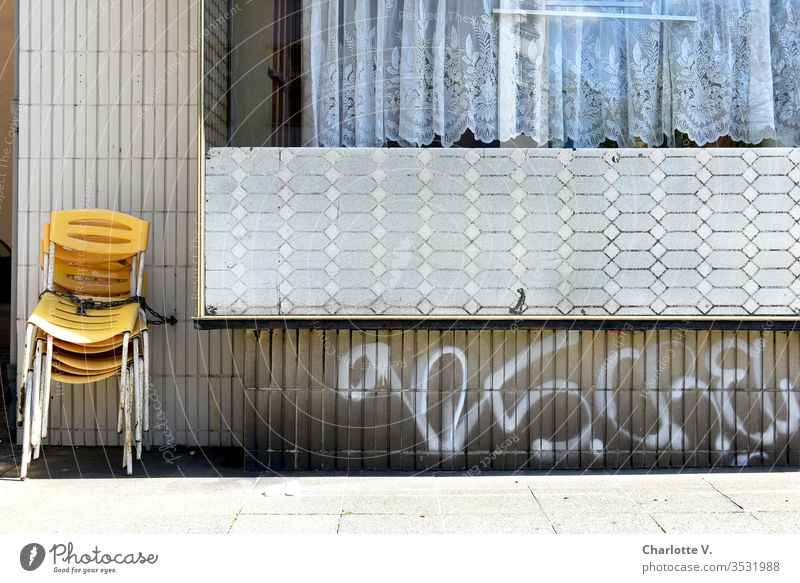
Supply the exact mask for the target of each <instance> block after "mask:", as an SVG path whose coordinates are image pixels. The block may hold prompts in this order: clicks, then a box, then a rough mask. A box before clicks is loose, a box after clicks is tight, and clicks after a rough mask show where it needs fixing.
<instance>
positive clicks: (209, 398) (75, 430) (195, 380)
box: [15, 0, 244, 445]
mask: <svg viewBox="0 0 800 583" xmlns="http://www.w3.org/2000/svg"><path fill="white" fill-rule="evenodd" d="M200 7H201V2H200V1H199V0H168V1H163V0H20V1H19V15H20V24H19V27H20V28H19V37H20V52H19V77H20V96H19V97H20V135H19V154H18V155H19V191H18V197H17V215H16V216H17V223H18V225H17V226H18V229H17V233H18V238H17V241H16V246H15V250H16V253H17V266H18V272H19V278H18V282H17V298H18V308H17V313H16V327H17V332H18V338H21V337H22V334H23V331H24V327H25V319H26V318H27V315H28V314H29V313H30V312H31V310H32V309H33V307H34V306H35V304H36V299H37V294H38V292H39V290H40V287H41V285H42V284H41V280H40V277H39V268H38V255H37V253H38V239H39V236H40V233H41V227H42V225H43V224H44V223H45V222H47V220H48V215H49V212H50V210H52V209H68V208H76V207H77V208H80V207H103V208H111V209H116V210H120V211H123V212H130V213H132V214H134V215H136V216H140V217H143V218H145V219H148V220H150V221H151V222H152V235H151V239H150V242H151V252H150V253H149V255H148V265H147V269H148V275H149V280H148V281H149V286H148V287H149V294H148V295H149V298H148V299H149V301H150V302H151V303H152V304H153V306H154V307H156V309H158V310H159V311H162V312H166V313H168V314H173V313H174V314H176V316H177V317H178V319H179V320H180V322H179V323H178V325H177V326H175V327H174V328H164V327H158V328H154V330H153V332H154V336H155V340H154V343H153V346H152V351H153V355H154V358H153V373H152V383H153V386H154V387H155V389H156V391H157V392H158V398H157V400H156V403H155V404H154V407H155V408H156V410H155V411H154V412H153V414H154V415H156V418H158V419H159V422H158V426H159V427H158V428H157V429H156V430H154V431H153V432H152V436H151V437H152V439H153V440H154V442H155V443H157V444H158V443H162V442H165V441H169V442H171V443H177V444H201V445H219V444H232V443H235V442H237V441H238V440H239V436H240V435H241V433H242V419H243V413H242V408H241V405H238V406H235V405H234V402H235V397H234V396H232V395H231V394H230V392H228V393H225V392H224V389H220V386H221V385H224V382H221V380H222V379H224V380H225V381H227V382H228V384H230V379H231V377H232V375H233V370H234V366H235V363H234V357H233V353H234V352H237V351H238V350H239V349H238V348H237V346H238V345H243V343H244V332H236V333H232V334H231V335H226V334H225V333H222V332H213V333H210V334H209V333H207V332H202V333H201V332H197V331H195V330H194V328H193V325H192V322H191V318H192V316H194V311H195V306H196V299H195V293H194V288H195V285H194V282H195V281H196V273H195V267H194V263H195V260H194V256H195V246H196V235H195V234H196V232H197V226H196V225H197V223H196V220H197V187H198V185H197V155H196V152H197V141H196V140H197V87H198V62H197V59H198V47H199V45H200V41H201V36H200V34H199V12H198V11H199V10H200ZM21 350H22V347H21V346H17V352H18V358H20V359H21V354H19V353H20V352H21ZM55 390H56V396H55V400H54V402H53V406H52V407H51V412H52V415H53V417H52V419H51V427H52V428H53V431H52V433H51V436H50V437H49V438H48V439H49V443H51V444H75V445H101V444H116V443H119V441H118V436H117V434H116V431H115V421H114V419H115V418H116V417H115V415H116V412H115V411H116V403H117V400H116V387H115V382H113V381H110V382H104V383H99V384H97V385H88V386H64V387H56V389H55ZM239 402H241V399H239ZM232 408H233V410H235V411H236V415H234V414H232V413H231V410H232Z"/></svg>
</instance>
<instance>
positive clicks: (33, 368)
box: [20, 209, 149, 478]
mask: <svg viewBox="0 0 800 583" xmlns="http://www.w3.org/2000/svg"><path fill="white" fill-rule="evenodd" d="M148 236H149V223H147V221H142V220H139V219H136V218H134V217H131V216H129V215H125V214H122V213H115V212H112V211H104V210H96V209H89V210H74V211H60V212H53V213H52V214H51V223H50V224H49V225H46V226H45V228H44V229H43V239H42V253H41V254H40V264H41V266H42V268H43V271H44V273H45V278H46V292H45V293H44V294H43V296H42V298H41V300H40V302H39V304H38V305H37V307H36V308H35V309H34V312H33V314H32V315H31V317H30V318H29V320H28V327H27V330H26V337H25V350H24V353H25V356H24V359H23V363H24V366H26V372H25V374H24V375H23V383H22V386H21V387H20V416H21V417H22V422H23V455H22V463H21V472H20V474H21V477H23V478H24V477H25V476H26V474H27V466H28V464H29V463H30V460H31V453H32V452H33V457H34V458H36V457H38V455H39V447H40V444H41V438H42V437H45V436H46V434H47V415H48V412H49V400H50V384H51V382H52V381H53V380H56V381H58V382H67V383H72V384H78V383H85V382H95V381H97V380H101V379H103V378H109V377H110V376H113V375H114V374H117V373H119V375H120V413H119V415H118V427H117V429H118V431H120V432H122V431H123V430H124V431H125V446H124V456H123V466H125V467H127V469H128V473H129V474H131V473H132V472H133V455H132V446H133V444H134V443H136V451H137V456H141V442H142V436H141V433H142V430H143V429H144V430H147V428H148V427H147V425H148V424H149V420H148V419H147V409H148V407H147V406H146V405H145V406H143V403H142V400H143V397H144V399H146V398H147V393H148V391H147V390H145V388H144V385H145V381H146V379H148V378H149V358H148V353H149V342H148V338H147V336H148V335H147V326H146V318H145V317H144V313H143V311H142V310H141V308H140V306H139V305H138V303H123V304H120V305H116V306H113V307H106V308H104V309H94V308H92V307H91V304H89V306H88V307H85V309H83V310H79V309H78V306H77V305H76V303H75V302H74V301H73V298H75V297H77V298H79V299H80V300H95V301H108V300H115V299H116V300H119V299H125V298H130V297H131V296H140V295H141V293H142V285H143V280H144V278H143V267H144V254H145V251H146V248H147V239H148ZM64 294H68V295H69V297H64ZM84 347H85V348H84ZM109 350H113V351H116V353H115V354H114V356H113V359H110V358H109V354H108V351H109ZM117 353H118V354H117ZM101 354H102V356H100V355H101ZM112 360H113V361H114V363H113V364H112ZM131 389H133V390H131ZM134 393H135V395H134ZM134 405H135V413H134V411H133V407H134ZM143 411H144V417H145V419H144V422H142V416H143V415H142V414H143ZM132 414H133V415H135V421H134V423H133V425H134V426H133V428H132V427H131V425H132V424H131V417H132V416H133V415H132ZM143 425H144V427H143ZM134 432H135V435H134Z"/></svg>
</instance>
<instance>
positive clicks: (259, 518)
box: [230, 514, 339, 534]
mask: <svg viewBox="0 0 800 583" xmlns="http://www.w3.org/2000/svg"><path fill="white" fill-rule="evenodd" d="M338 528H339V514H335V515H315V516H309V515H290V516H286V515H263V514H240V515H239V516H238V517H237V518H236V520H235V521H234V522H233V526H232V527H231V529H230V534H336V532H337V530H338Z"/></svg>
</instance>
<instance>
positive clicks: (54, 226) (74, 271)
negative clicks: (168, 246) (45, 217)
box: [41, 209, 150, 298]
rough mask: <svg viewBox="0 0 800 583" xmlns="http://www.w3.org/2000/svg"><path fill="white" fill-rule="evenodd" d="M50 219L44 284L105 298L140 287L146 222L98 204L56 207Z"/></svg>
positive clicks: (45, 235)
mask: <svg viewBox="0 0 800 583" xmlns="http://www.w3.org/2000/svg"><path fill="white" fill-rule="evenodd" d="M50 221H51V222H50V224H48V225H45V228H44V232H43V239H42V241H41V246H42V255H43V259H42V260H41V263H42V267H44V269H45V272H46V279H47V283H46V286H47V288H48V289H59V290H60V291H68V292H72V293H75V294H78V295H85V296H93V297H104V298H114V297H126V296H130V295H132V294H135V293H140V292H139V291H138V290H140V289H141V282H140V280H141V279H142V278H141V276H142V274H143V267H144V262H143V255H144V251H145V250H146V249H147V240H148V237H149V233H150V223H149V222H147V221H143V220H140V219H137V218H135V217H132V216H130V215H126V214H124V213H118V212H114V211H109V210H101V209H76V210H68V211H54V212H52V213H51V214H50ZM44 254H47V256H46V257H45V255H44Z"/></svg>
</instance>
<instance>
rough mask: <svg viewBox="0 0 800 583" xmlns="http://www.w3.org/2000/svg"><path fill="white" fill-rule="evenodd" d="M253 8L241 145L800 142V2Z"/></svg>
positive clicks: (236, 69) (245, 36)
mask: <svg viewBox="0 0 800 583" xmlns="http://www.w3.org/2000/svg"><path fill="white" fill-rule="evenodd" d="M236 1H238V2H239V4H241V6H240V7H239V8H240V9H239V10H237V11H232V12H231V14H233V22H232V27H231V30H232V35H231V38H230V43H231V47H230V48H231V52H230V59H231V62H230V72H231V75H230V79H229V83H230V91H229V94H230V99H229V100H228V101H227V105H226V104H225V103H226V102H225V100H217V101H216V103H211V104H208V105H207V107H212V108H213V107H215V106H216V107H229V108H230V111H229V118H230V126H229V132H228V144H229V145H235V146H269V145H273V146H275V145H282V146H301V145H303V146H326V147H341V146H343V147H376V146H407V147H421V146H443V147H451V146H482V147H486V146H503V145H510V146H526V147H577V148H587V147H665V146H666V147H681V146H740V145H762V146H797V145H798V144H800V85H799V84H798V83H797V79H800V0H788V1H787V0H619V1H610V0H608V1H604V0H596V1H592V0H469V1H464V0H458V1H456V0H302V1H301V0H296V1H291V0H273V1H265V2H258V3H249V4H245V3H244V2H241V0H236ZM254 5H255V6H254ZM221 52H222V53H223V54H227V52H226V51H221ZM217 117H220V116H217Z"/></svg>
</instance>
